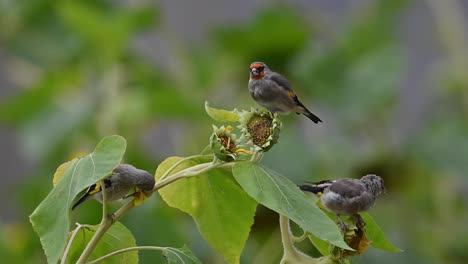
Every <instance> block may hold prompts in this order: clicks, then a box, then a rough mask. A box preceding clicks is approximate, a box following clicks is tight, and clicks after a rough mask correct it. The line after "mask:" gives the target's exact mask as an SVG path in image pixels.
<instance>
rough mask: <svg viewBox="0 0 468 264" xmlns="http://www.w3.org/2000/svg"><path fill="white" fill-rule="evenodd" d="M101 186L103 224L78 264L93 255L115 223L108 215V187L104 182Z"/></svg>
mask: <svg viewBox="0 0 468 264" xmlns="http://www.w3.org/2000/svg"><path fill="white" fill-rule="evenodd" d="M99 184H100V185H101V194H102V219H101V223H100V224H99V227H98V229H97V230H96V233H94V236H93V237H92V238H91V240H90V241H89V243H88V245H86V248H85V249H84V250H83V252H82V253H81V256H80V258H79V259H78V261H77V262H76V263H77V264H82V263H85V262H86V261H87V260H88V259H89V257H90V256H91V254H92V253H93V251H94V249H95V248H96V246H97V244H98V243H99V241H100V240H101V238H102V237H103V236H104V234H105V233H106V232H107V230H109V228H110V227H111V226H112V224H113V223H114V221H113V220H112V217H110V216H109V215H108V210H109V209H108V207H107V193H106V185H105V183H104V181H100V182H99Z"/></svg>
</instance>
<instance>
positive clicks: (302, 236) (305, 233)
mask: <svg viewBox="0 0 468 264" xmlns="http://www.w3.org/2000/svg"><path fill="white" fill-rule="evenodd" d="M291 238H292V240H293V241H294V242H295V243H298V242H301V241H303V240H304V239H306V238H307V231H304V233H303V234H302V235H301V236H298V237H297V236H294V235H293V234H292V232H291Z"/></svg>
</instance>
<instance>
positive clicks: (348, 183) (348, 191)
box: [329, 179, 366, 198]
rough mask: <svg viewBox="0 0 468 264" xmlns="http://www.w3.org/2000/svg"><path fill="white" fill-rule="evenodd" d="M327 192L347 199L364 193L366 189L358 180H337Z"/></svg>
mask: <svg viewBox="0 0 468 264" xmlns="http://www.w3.org/2000/svg"><path fill="white" fill-rule="evenodd" d="M329 191H332V192H334V193H337V194H340V195H342V196H344V197H347V198H353V197H357V196H360V195H361V194H363V193H364V192H366V187H365V186H364V185H363V184H362V183H361V182H360V181H359V180H355V179H339V180H336V181H335V182H333V184H332V185H330V187H329Z"/></svg>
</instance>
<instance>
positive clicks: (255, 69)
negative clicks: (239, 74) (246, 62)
mask: <svg viewBox="0 0 468 264" xmlns="http://www.w3.org/2000/svg"><path fill="white" fill-rule="evenodd" d="M250 74H251V75H252V76H254V77H257V76H259V75H260V72H259V71H258V69H257V68H252V69H250Z"/></svg>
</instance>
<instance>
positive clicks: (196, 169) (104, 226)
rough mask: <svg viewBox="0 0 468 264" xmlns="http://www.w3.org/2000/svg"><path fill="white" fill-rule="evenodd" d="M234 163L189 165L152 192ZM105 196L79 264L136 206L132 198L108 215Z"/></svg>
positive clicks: (155, 186)
mask: <svg viewBox="0 0 468 264" xmlns="http://www.w3.org/2000/svg"><path fill="white" fill-rule="evenodd" d="M233 165H234V163H213V162H208V163H202V164H198V165H195V166H193V167H189V168H186V169H184V170H181V171H179V172H177V173H174V174H173V175H170V176H169V177H168V178H166V179H164V180H162V181H159V182H157V183H156V184H155V185H154V188H153V190H152V192H155V191H157V190H159V189H161V188H163V187H164V186H167V185H168V184H170V183H172V182H175V181H177V180H180V179H183V178H188V177H192V176H196V175H199V174H201V173H203V172H206V171H209V170H211V169H214V168H229V167H232V166H233ZM104 188H105V187H104ZM104 191H105V189H103V192H104ZM105 198H106V196H105V194H104V193H103V216H102V220H101V223H100V224H99V227H98V229H97V230H96V232H95V233H94V235H93V237H92V238H91V240H90V241H89V243H88V245H87V246H86V248H85V249H84V250H83V252H82V253H81V256H80V258H79V259H78V261H77V262H76V263H77V264H83V263H86V261H87V260H88V259H89V257H90V256H91V254H92V252H93V251H94V249H95V248H96V246H97V243H98V242H99V241H100V240H101V238H102V237H103V236H104V234H105V233H106V232H107V230H109V228H110V227H111V226H112V225H113V224H114V223H115V222H117V221H118V220H119V219H120V218H122V216H123V215H125V213H126V212H127V211H128V210H130V209H131V208H132V207H134V206H135V203H134V199H131V200H130V201H128V202H127V203H126V204H125V205H123V206H122V207H120V208H119V209H118V210H117V211H116V212H115V213H114V214H112V215H108V214H107V206H106V203H105V201H106V200H105ZM104 207H105V209H104ZM104 213H105V214H104Z"/></svg>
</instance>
